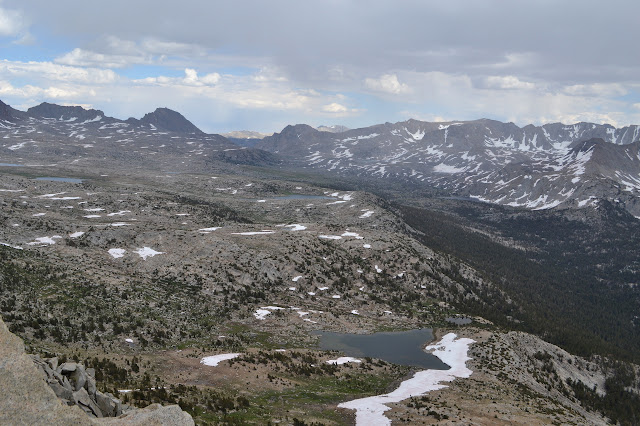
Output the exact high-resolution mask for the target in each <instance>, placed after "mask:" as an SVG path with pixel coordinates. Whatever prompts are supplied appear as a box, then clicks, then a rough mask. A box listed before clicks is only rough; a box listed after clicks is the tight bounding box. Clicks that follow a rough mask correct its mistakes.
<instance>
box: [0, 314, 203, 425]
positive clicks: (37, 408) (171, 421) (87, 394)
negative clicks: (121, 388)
mask: <svg viewBox="0 0 640 426" xmlns="http://www.w3.org/2000/svg"><path fill="white" fill-rule="evenodd" d="M34 361H35V362H34ZM38 369H40V370H42V371H43V372H44V376H43V374H42V373H41V372H40V371H38ZM45 378H46V381H45V380H44V379H45ZM47 382H48V383H47ZM0 389H1V390H2V391H1V392H0V424H2V425H46V426H52V425H103V424H109V425H177V426H183V425H184V426H191V425H193V424H194V422H193V419H192V418H191V416H190V415H189V414H188V413H186V412H184V411H182V410H181V409H180V407H178V406H177V405H173V406H166V407H163V406H161V405H159V404H152V405H150V406H148V407H146V408H143V409H134V410H131V411H128V412H126V413H124V414H122V406H121V404H120V401H118V400H117V399H116V398H113V397H112V396H111V395H109V394H103V393H101V392H99V391H97V390H96V383H95V378H94V377H93V371H92V370H91V369H87V370H85V369H84V367H83V366H82V365H81V364H76V363H64V364H62V365H57V360H56V358H51V359H48V360H41V359H39V358H38V357H35V358H32V357H30V356H29V355H27V354H26V353H25V349H24V344H23V342H22V340H21V339H20V338H19V337H17V336H16V335H14V334H12V333H11V332H9V330H8V329H7V326H6V325H5V324H4V322H3V321H2V319H0ZM65 401H66V402H67V403H65ZM69 404H71V405H69ZM88 414H89V415H88ZM106 415H112V416H113V415H118V417H110V418H107V417H104V416H106ZM94 416H95V417H94ZM100 417H102V418H100Z"/></svg>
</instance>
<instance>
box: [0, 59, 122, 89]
mask: <svg viewBox="0 0 640 426" xmlns="http://www.w3.org/2000/svg"><path fill="white" fill-rule="evenodd" d="M11 77H29V78H31V79H32V80H34V81H38V80H56V81H63V82H65V83H84V84H105V83H113V82H114V81H116V80H117V78H118V76H117V74H116V73H114V72H113V71H112V70H108V69H98V68H80V67H72V66H67V65H59V64H54V63H51V62H33V61H32V62H20V61H8V60H6V59H5V60H0V78H5V79H8V78H11Z"/></svg>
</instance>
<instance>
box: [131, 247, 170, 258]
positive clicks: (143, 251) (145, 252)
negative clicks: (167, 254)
mask: <svg viewBox="0 0 640 426" xmlns="http://www.w3.org/2000/svg"><path fill="white" fill-rule="evenodd" d="M135 253H138V256H140V257H141V258H142V260H147V257H153V256H156V255H158V254H164V252H163V251H155V250H154V249H152V248H151V247H142V248H139V249H137V250H136V251H135Z"/></svg>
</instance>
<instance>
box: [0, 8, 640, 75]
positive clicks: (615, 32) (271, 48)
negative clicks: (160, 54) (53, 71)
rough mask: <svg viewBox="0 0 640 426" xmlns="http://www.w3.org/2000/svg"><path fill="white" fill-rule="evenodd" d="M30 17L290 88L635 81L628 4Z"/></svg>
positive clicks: (66, 12)
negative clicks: (248, 66)
mask: <svg viewBox="0 0 640 426" xmlns="http://www.w3.org/2000/svg"><path fill="white" fill-rule="evenodd" d="M4 4H6V5H7V6H9V5H10V6H11V7H14V8H20V7H21V6H24V3H22V2H18V1H15V0H12V1H5V3H4ZM27 13H28V15H29V16H30V18H31V19H33V20H34V22H36V23H37V25H43V26H47V27H50V28H51V29H52V30H53V31H54V32H55V33H57V34H60V35H64V36H66V37H68V38H71V39H76V40H78V41H79V43H78V45H79V46H80V47H84V48H88V49H93V50H98V51H99V50H106V49H108V48H109V46H107V45H106V44H105V43H101V41H100V40H101V38H100V37H97V36H101V37H108V36H115V37H117V38H119V39H122V40H131V41H138V40H142V39H144V38H152V39H156V40H164V41H171V42H176V43H182V44H188V45H197V46H200V47H202V48H205V49H211V50H212V51H214V52H231V53H241V54H248V55H254V54H255V55H257V56H263V57H264V56H267V57H270V58H271V59H272V60H273V62H274V64H275V65H277V66H279V67H281V68H282V69H283V70H284V71H285V72H286V73H287V74H288V75H289V76H291V77H293V78H295V79H296V80H299V81H309V80H310V81H322V80H327V81H330V77H331V70H334V71H335V68H336V67H340V68H342V69H344V70H346V71H349V70H368V72H369V73H370V74H371V75H379V74H381V73H383V72H386V71H388V70H389V69H398V70H411V71H418V72H429V71H441V72H446V73H461V72H463V73H467V74H469V75H471V76H472V77H473V76H474V75H478V76H484V75H510V74H516V75H518V76H519V78H521V79H525V80H526V79H538V80H545V81H551V82H557V83H562V84H578V83H591V82H610V81H616V82H620V81H633V80H635V79H637V75H638V71H639V70H640V50H639V48H638V43H637V40H639V39H640V26H639V25H638V24H637V16H638V14H639V13H640V3H638V2H635V1H608V2H597V1H573V0H571V1H562V0H560V1H544V0H543V1H517V0H516V1H498V0H486V1H480V0H475V1H440V2H433V1H371V0H367V1H357V0H352V1H345V0H342V1H338V0H335V1H313V2H311V1H282V0H280V1H273V0H272V1H237V0H236V1H194V0H183V1H180V2H175V1H159V0H155V1H148V0H139V1H122V0H112V1H109V2H100V3H97V2H80V1H70V0H57V1H55V2H51V1H48V0H46V1H45V0H32V1H30V2H29V9H28V11H27ZM100 44H102V45H100ZM187 53H188V52H187ZM359 74H360V72H355V73H354V75H359ZM347 75H348V72H347ZM333 77H334V80H335V76H333Z"/></svg>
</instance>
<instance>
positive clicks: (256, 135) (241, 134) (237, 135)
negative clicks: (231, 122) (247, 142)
mask: <svg viewBox="0 0 640 426" xmlns="http://www.w3.org/2000/svg"><path fill="white" fill-rule="evenodd" d="M222 136H224V137H225V138H233V139H262V138H264V137H267V136H269V133H260V132H254V131H252V130H235V131H233V132H228V133H222Z"/></svg>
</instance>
